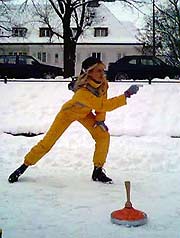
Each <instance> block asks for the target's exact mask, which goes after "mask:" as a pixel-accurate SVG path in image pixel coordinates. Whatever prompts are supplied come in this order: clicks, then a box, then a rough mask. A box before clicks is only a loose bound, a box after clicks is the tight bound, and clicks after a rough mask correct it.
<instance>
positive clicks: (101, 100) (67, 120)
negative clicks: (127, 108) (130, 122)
mask: <svg viewBox="0 0 180 238" xmlns="http://www.w3.org/2000/svg"><path fill="white" fill-rule="evenodd" d="M106 95H107V92H106V93H105V94H104V95H102V96H96V95H94V94H93V93H92V92H91V91H89V90H88V89H87V88H85V87H82V88H80V89H78V90H77V91H76V92H75V94H74V95H73V97H72V99H71V100H69V101H68V102H66V103H65V104H64V105H63V106H62V108H61V110H60V111H59V113H58V114H57V116H56V117H55V120H54V122H53V123H52V125H51V127H50V128H49V130H48V131H47V133H46V135H45V136H44V138H43V139H42V140H41V141H39V143H38V144H37V145H35V146H34V147H33V148H32V149H31V150H30V151H29V153H28V154H27V155H26V156H25V160H24V163H25V164H26V165H28V166H29V165H34V164H35V163H36V162H38V161H39V160H40V159H41V158H42V157H43V156H44V155H45V154H46V153H47V152H48V151H49V150H50V149H51V148H52V146H53V145H54V144H55V142H56V141H57V140H58V139H59V137H60V136H61V135H62V134H63V132H64V131H65V130H66V129H67V128H68V126H69V125H70V124H71V123H72V122H73V121H79V122H80V123H81V124H82V125H83V126H84V127H85V128H86V129H87V130H88V131H89V132H90V134H91V136H92V138H93V139H94V140H95V151H94V156H93V163H94V166H96V167H103V165H104V163H105V161H106V156H107V153H108V149H109V141H110V135H109V132H108V131H103V130H102V129H101V128H100V127H99V126H97V127H94V125H95V123H96V121H104V120H105V114H106V112H107V111H112V110H114V109H116V108H118V107H120V106H123V105H125V104H126V97H125V95H124V94H123V95H120V96H117V97H113V98H110V99H107V96H106ZM93 111H94V113H93Z"/></svg>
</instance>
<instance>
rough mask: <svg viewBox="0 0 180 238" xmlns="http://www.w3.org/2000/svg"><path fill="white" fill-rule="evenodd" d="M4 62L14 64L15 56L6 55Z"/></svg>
mask: <svg viewBox="0 0 180 238" xmlns="http://www.w3.org/2000/svg"><path fill="white" fill-rule="evenodd" d="M4 62H5V64H16V56H6V57H5V61H4Z"/></svg>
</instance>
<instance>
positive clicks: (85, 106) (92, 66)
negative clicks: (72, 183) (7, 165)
mask: <svg viewBox="0 0 180 238" xmlns="http://www.w3.org/2000/svg"><path fill="white" fill-rule="evenodd" d="M104 69H105V65H104V64H103V62H102V61H100V60H99V59H97V58H94V57H89V58H87V59H86V60H84V61H83V62H82V70H81V73H80V75H79V77H78V79H77V81H76V82H75V85H74V87H73V90H74V95H73V97H72V98H71V99H70V100H69V101H67V102H66V103H65V104H64V105H63V106H62V108H61V110H60V111H59V113H58V114H57V115H56V117H55V119H54V121H53V123H52V125H51V126H50V128H49V130H48V131H47V133H46V134H45V136H44V138H43V139H42V140H41V141H39V143H38V144H37V145H35V146H34V147H33V148H32V149H31V150H30V151H29V152H28V153H27V154H26V155H25V158H24V163H23V164H22V165H21V166H20V167H19V168H18V169H16V170H15V171H14V172H13V173H12V174H11V175H10V176H9V179H8V180H9V182H10V183H14V182H16V181H18V178H19V176H20V175H22V174H23V173H24V172H25V170H26V169H27V168H28V167H29V166H31V165H34V164H36V163H37V162H38V161H39V160H40V159H41V158H42V157H43V156H44V155H45V154H46V153H47V152H49V151H50V150H51V148H52V147H53V145H54V144H55V143H56V141H57V140H58V139H59V138H60V136H61V135H62V134H63V132H64V131H65V130H66V129H67V128H68V127H69V125H70V124H71V123H72V122H74V121H78V122H79V123H81V124H82V125H83V126H84V127H85V128H86V129H87V130H88V131H89V133H90V134H91V136H92V138H93V139H94V141H95V151H94V156H93V164H94V170H93V173H92V180H93V181H99V182H103V183H112V179H111V178H109V177H107V175H106V174H105V172H104V170H103V166H104V164H105V162H106V157H107V153H108V149H109V141H110V134H109V132H108V127H107V126H106V124H105V122H104V121H105V117H106V112H109V111H112V110H114V109H116V108H119V107H121V106H123V105H126V103H127V102H126V98H127V97H130V96H131V95H133V94H135V93H137V91H138V89H139V87H138V86H137V85H132V86H131V87H130V88H129V89H128V90H126V91H125V92H124V94H122V95H119V96H116V97H113V98H109V99H107V90H108V82H107V80H106V77H105V74H104Z"/></svg>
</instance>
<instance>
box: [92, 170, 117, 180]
mask: <svg viewBox="0 0 180 238" xmlns="http://www.w3.org/2000/svg"><path fill="white" fill-rule="evenodd" d="M92 180H93V181H99V182H102V183H113V181H112V179H111V178H108V177H107V176H106V174H105V173H104V171H103V169H102V168H101V167H99V168H98V167H94V170H93V174H92Z"/></svg>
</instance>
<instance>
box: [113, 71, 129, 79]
mask: <svg viewBox="0 0 180 238" xmlns="http://www.w3.org/2000/svg"><path fill="white" fill-rule="evenodd" d="M127 79H129V77H128V75H127V74H126V73H123V72H119V73H117V74H116V76H115V81H121V80H127Z"/></svg>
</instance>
